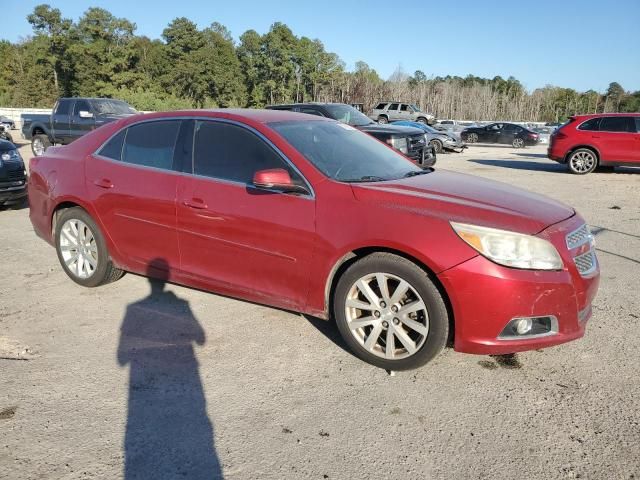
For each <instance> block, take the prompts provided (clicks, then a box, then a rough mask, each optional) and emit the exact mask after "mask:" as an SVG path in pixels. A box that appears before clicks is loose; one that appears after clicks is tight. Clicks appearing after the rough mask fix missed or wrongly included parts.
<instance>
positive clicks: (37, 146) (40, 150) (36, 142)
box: [33, 138, 44, 157]
mask: <svg viewBox="0 0 640 480" xmlns="http://www.w3.org/2000/svg"><path fill="white" fill-rule="evenodd" d="M33 152H34V153H35V154H36V156H38V157H40V156H42V155H44V143H42V140H41V139H39V138H34V139H33Z"/></svg>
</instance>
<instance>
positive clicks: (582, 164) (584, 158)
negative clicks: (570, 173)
mask: <svg viewBox="0 0 640 480" xmlns="http://www.w3.org/2000/svg"><path fill="white" fill-rule="evenodd" d="M570 162H571V168H572V169H573V170H574V171H576V172H578V173H587V172H590V171H591V170H593V168H594V167H595V165H596V156H595V155H594V154H593V153H591V152H589V151H586V150H581V151H579V152H576V153H574V154H573V155H572V156H571V160H570Z"/></svg>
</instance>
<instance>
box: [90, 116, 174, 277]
mask: <svg viewBox="0 0 640 480" xmlns="http://www.w3.org/2000/svg"><path fill="white" fill-rule="evenodd" d="M180 127H181V121H180V120H159V121H149V122H144V123H139V124H135V125H132V126H130V127H129V128H127V129H126V130H123V131H121V132H120V133H119V134H117V135H116V136H114V137H112V139H111V140H110V141H109V142H107V143H106V144H105V146H104V147H103V148H102V149H101V150H100V151H98V152H97V154H96V155H93V156H92V157H91V158H89V159H88V160H87V162H85V165H86V167H85V168H86V184H87V189H88V193H89V197H90V200H91V202H92V203H93V205H94V206H95V208H96V210H97V212H98V216H99V217H100V220H101V221H102V224H103V225H104V226H105V229H106V234H107V235H109V236H110V237H111V239H112V241H113V243H114V244H115V246H116V248H117V250H118V252H119V253H120V254H121V255H122V256H123V257H124V261H125V262H126V267H127V268H128V269H130V270H133V271H136V272H141V273H145V272H147V271H149V267H155V268H159V267H162V266H165V265H168V266H169V269H175V268H177V267H178V265H179V261H180V257H179V253H178V238H177V231H176V185H177V180H178V177H179V174H178V173H177V172H175V171H174V163H175V161H174V147H175V145H176V141H177V138H178V133H179V130H180Z"/></svg>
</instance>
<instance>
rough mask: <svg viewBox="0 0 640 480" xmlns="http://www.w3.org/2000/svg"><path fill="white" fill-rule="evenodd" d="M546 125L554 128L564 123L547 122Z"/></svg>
mask: <svg viewBox="0 0 640 480" xmlns="http://www.w3.org/2000/svg"><path fill="white" fill-rule="evenodd" d="M544 126H545V127H552V128H558V127H560V126H562V124H561V123H560V122H547V123H545V124H544Z"/></svg>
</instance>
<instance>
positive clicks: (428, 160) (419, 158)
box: [267, 102, 437, 168]
mask: <svg viewBox="0 0 640 480" xmlns="http://www.w3.org/2000/svg"><path fill="white" fill-rule="evenodd" d="M267 109H268V110H288V111H291V112H300V113H306V114H307V115H316V116H320V117H327V118H332V119H334V120H338V121H339V122H342V123H344V124H346V125H351V126H352V127H355V128H357V129H358V130H361V131H363V132H366V133H368V134H369V135H371V136H373V137H375V138H377V139H378V140H380V141H381V142H384V143H386V144H387V145H389V146H391V147H393V148H395V149H396V150H398V151H399V152H401V153H402V154H404V155H406V156H407V157H409V158H410V159H411V160H413V161H414V162H416V163H417V164H418V165H420V166H421V167H424V168H427V167H432V166H433V165H435V163H436V160H437V155H436V152H435V150H434V149H433V148H432V147H430V146H429V145H427V138H426V137H425V135H424V132H422V131H420V130H417V129H415V128H411V127H402V126H397V125H396V126H393V125H378V124H377V123H376V122H374V121H373V120H371V119H370V118H369V117H367V116H366V115H364V114H363V113H361V112H360V111H358V110H357V109H355V108H354V107H352V106H351V105H345V104H344V103H315V102H310V103H292V104H285V105H269V106H267Z"/></svg>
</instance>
